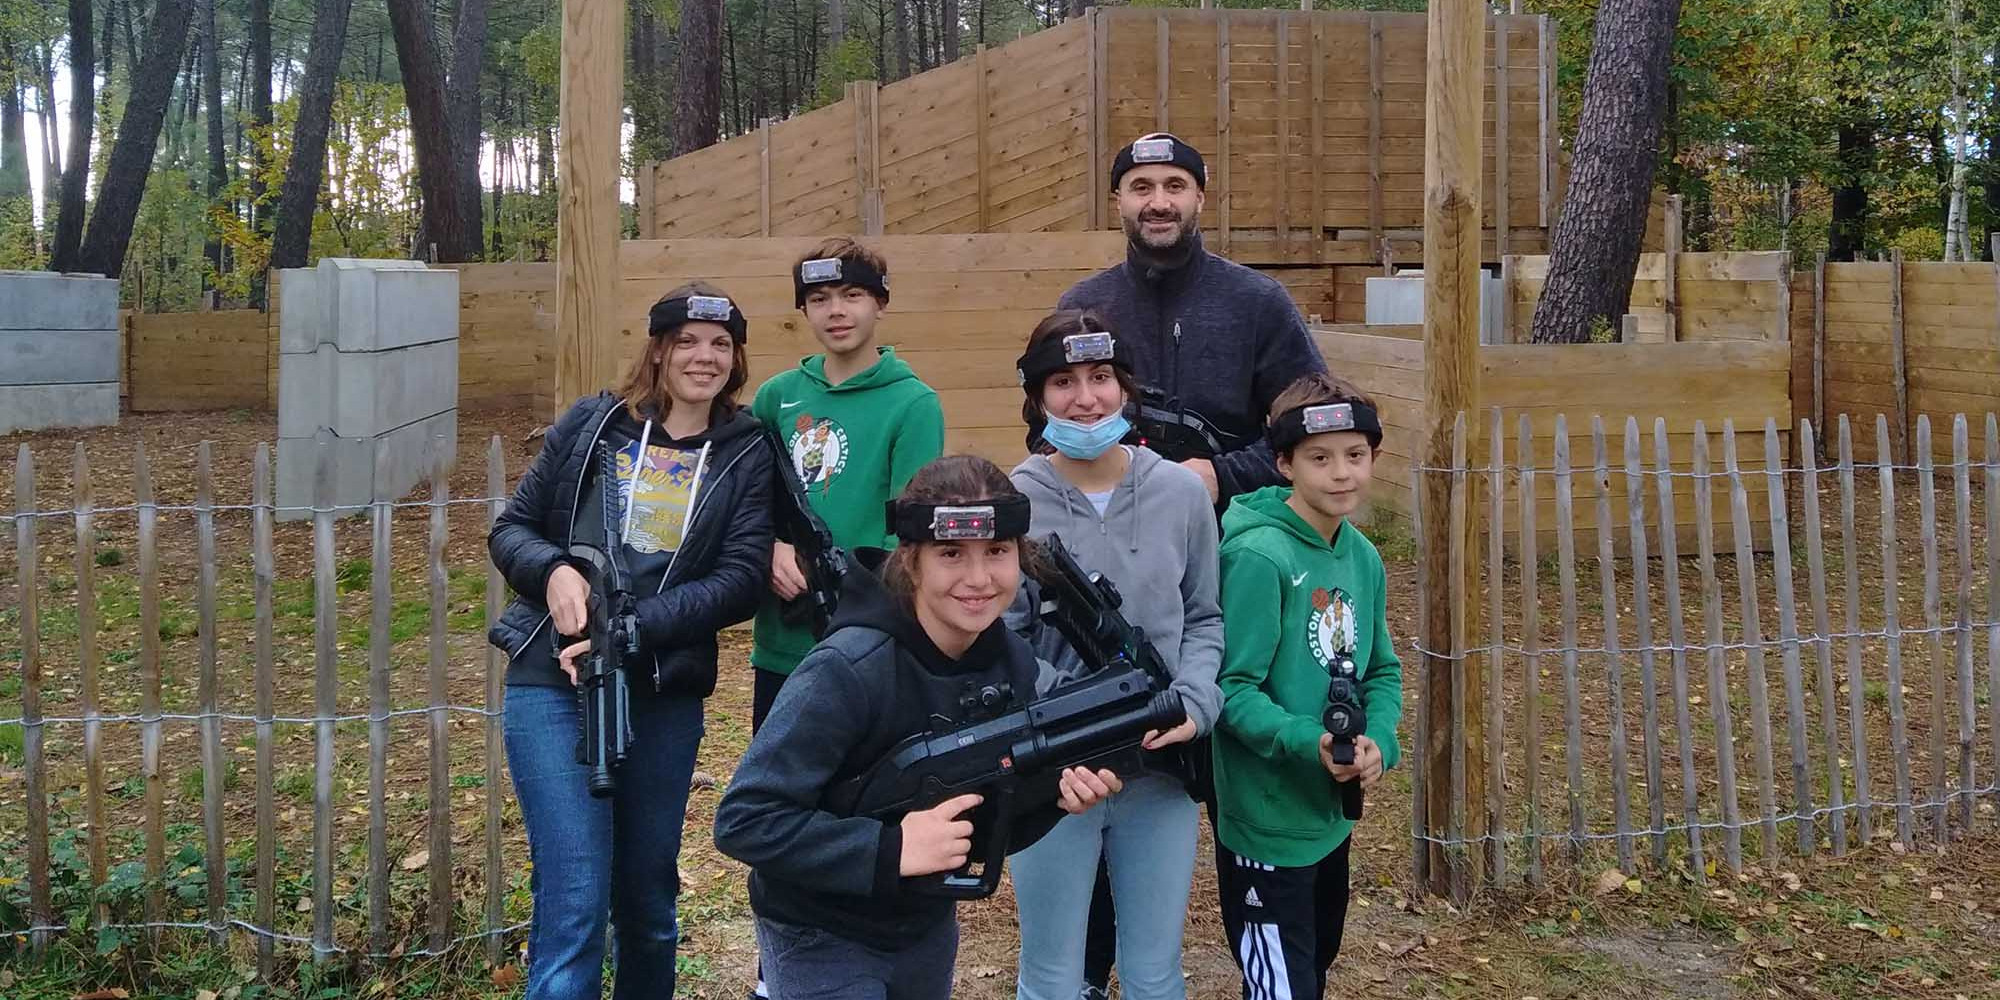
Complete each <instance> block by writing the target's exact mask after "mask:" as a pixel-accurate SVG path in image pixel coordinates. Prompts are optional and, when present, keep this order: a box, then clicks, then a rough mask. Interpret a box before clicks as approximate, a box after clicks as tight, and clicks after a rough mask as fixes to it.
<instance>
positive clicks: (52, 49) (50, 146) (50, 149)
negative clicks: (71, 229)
mask: <svg viewBox="0 0 2000 1000" xmlns="http://www.w3.org/2000/svg"><path fill="white" fill-rule="evenodd" d="M39 48H40V49H41V71H42V75H41V77H40V78H39V79H38V80H37V81H36V83H35V102H36V104H37V105H38V106H39V107H40V109H41V112H42V183H41V187H40V189H39V190H38V191H37V193H38V194H39V195H40V196H41V200H42V204H43V205H44V206H48V205H53V204H55V191H56V183H57V180H58V178H60V177H62V169H63V166H62V143H61V142H59V141H58V140H57V134H58V132H60V131H61V128H62V126H61V125H60V124H59V120H58V119H57V117H56V43H55V42H53V41H50V42H49V43H47V44H45V45H42V46H39ZM46 210H47V209H46V207H45V208H44V211H46Z"/></svg>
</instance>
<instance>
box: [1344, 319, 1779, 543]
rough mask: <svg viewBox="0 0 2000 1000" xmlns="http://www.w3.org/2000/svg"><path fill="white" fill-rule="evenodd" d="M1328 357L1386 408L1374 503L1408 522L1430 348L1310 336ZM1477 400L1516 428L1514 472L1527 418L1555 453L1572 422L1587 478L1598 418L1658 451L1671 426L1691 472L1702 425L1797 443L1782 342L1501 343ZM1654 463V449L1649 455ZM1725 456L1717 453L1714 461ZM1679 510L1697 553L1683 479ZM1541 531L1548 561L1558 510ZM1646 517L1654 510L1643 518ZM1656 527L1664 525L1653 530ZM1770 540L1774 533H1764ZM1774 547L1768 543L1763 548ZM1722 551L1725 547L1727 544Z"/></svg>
mask: <svg viewBox="0 0 2000 1000" xmlns="http://www.w3.org/2000/svg"><path fill="white" fill-rule="evenodd" d="M1314 339H1315V340H1316V341H1317V342H1318V344H1319V348H1320V353H1322V354H1324V355H1325V356H1326V360H1327V365H1328V367H1330V368H1332V369H1333V370H1334V371H1335V372H1338V373H1340V374H1342V375H1344V376H1346V377H1347V378H1349V379H1352V380H1353V381H1354V382H1355V383H1356V384H1357V385H1358V386H1360V387H1361V388H1362V389H1363V390H1364V391H1366V392H1367V393H1369V394H1370V395H1371V396H1373V397H1375V399H1376V402H1377V403H1378V404H1379V405H1380V406H1381V408H1382V422H1383V431H1384V434H1383V443H1382V451H1383V453H1382V455H1381V457H1380V458H1379V459H1378V460H1377V462H1376V466H1375V481H1376V491H1377V492H1376V498H1375V501H1374V502H1375V503H1377V504H1379V505H1383V506H1386V507H1388V508H1390V509H1394V510H1397V511H1401V512H1405V513H1407V512H1408V511H1409V509H1410V499H1411V493H1410V491H1411V486H1412V484H1413V482H1414V477H1413V474H1412V473H1413V470H1412V462H1413V457H1412V456H1415V455H1418V454H1420V453H1421V451H1422V449H1421V444H1422V441H1421V439H1420V436H1421V435H1422V433H1423V429H1422V428H1423V398H1424V365H1423V346H1424V345H1423V341H1422V340H1421V339H1412V338H1409V337H1403V336H1376V335H1372V334H1366V333H1355V332H1350V331H1346V330H1339V329H1334V328H1330V327H1326V326H1321V327H1317V328H1315V330H1314ZM1479 364H1480V374H1479V389H1480V401H1481V404H1482V405H1483V406H1484V407H1487V408H1489V409H1490V408H1491V407H1499V408H1500V410H1501V411H1502V414H1503V418H1504V421H1505V423H1504V426H1505V427H1506V428H1507V429H1508V440H1507V441H1505V442H1504V445H1505V452H1504V454H1505V461H1506V462H1507V463H1508V464H1509V465H1514V464H1518V462H1519V459H1518V457H1517V453H1518V447H1517V444H1516V441H1515V435H1514V429H1515V427H1516V426H1517V422H1518V421H1519V420H1520V417H1521V415H1522V414H1526V415H1528V417H1529V418H1530V420H1531V421H1532V423H1533V430H1534V436H1535V439H1536V440H1537V441H1540V442H1542V445H1541V447H1548V444H1549V442H1550V441H1551V440H1552V439H1553V436H1554V433H1555V418H1556V416H1557V415H1558V414H1562V415H1565V416H1566V417H1567V430H1568V432H1569V438H1570V454H1571V456H1572V463H1573V466H1574V467H1575V468H1577V469H1578V470H1580V471H1579V473H1578V475H1579V476H1580V477H1583V478H1587V477H1588V476H1589V475H1590V473H1589V471H1588V470H1589V468H1590V465H1591V463H1592V462H1593V456H1592V454H1591V447H1592V445H1591V424H1590V421H1591V418H1592V417H1593V416H1599V417H1602V418H1603V420H1604V424H1605V428H1606V432H1607V434H1609V435H1610V436H1611V437H1612V438H1615V439H1620V440H1622V435H1623V434H1624V427H1625V420H1626V418H1627V417H1636V418H1638V420H1639V424H1640V427H1641V429H1642V432H1643V433H1644V434H1645V435H1646V439H1647V442H1648V448H1649V449H1650V447H1651V435H1652V427H1653V420H1654V418H1656V417H1664V418H1666V421H1667V431H1668V435H1669V444H1670V447H1671V449H1672V453H1673V456H1674V460H1675V461H1676V462H1677V463H1683V462H1685V461H1686V460H1687V456H1689V455H1690V453H1691V451H1692V447H1693V434H1694V430H1695V424H1696V422H1697V421H1700V422H1701V423H1702V425H1703V427H1704V429H1705V430H1706V431H1707V432H1708V433H1709V435H1710V436H1711V438H1714V437H1716V436H1717V435H1719V434H1720V433H1721V431H1722V429H1723V426H1724V422H1725V421H1729V422H1732V423H1733V424H1734V426H1735V427H1736V429H1737V430H1738V431H1739V432H1740V433H1750V432H1755V433H1757V434H1761V433H1762V432H1763V427H1764V422H1765V421H1766V420H1767V419H1774V420H1777V421H1778V422H1779V424H1780V430H1781V433H1782V434H1783V435H1784V439H1785V440H1787V441H1789V435H1790V430H1789V429H1788V428H1789V426H1790V425H1789V423H1788V421H1789V420H1790V419H1791V412H1792V402H1791V385H1790V379H1791V358H1790V347H1789V345H1788V344H1786V343H1784V342H1782V341H1750V340H1744V341H1729V342H1713V343H1698V344H1697V343H1679V344H1495V345H1488V346H1485V347H1481V348H1480V350H1479ZM1490 420H1491V416H1490V412H1489V410H1482V412H1481V413H1480V414H1478V416H1477V419H1476V420H1472V421H1471V422H1470V423H1469V424H1468V427H1469V428H1470V429H1471V430H1472V431H1473V432H1474V433H1475V435H1477V434H1483V433H1484V428H1486V427H1487V426H1488V424H1489V423H1490ZM1487 447H1488V445H1487V444H1486V443H1485V442H1484V441H1481V442H1480V443H1479V445H1478V447H1476V448H1468V453H1469V454H1472V455H1478V456H1484V455H1486V454H1487ZM1648 454H1649V455H1650V454H1651V452H1650V450H1649V451H1648ZM1718 454H1719V453H1718ZM1532 458H1533V459H1534V460H1535V462H1536V463H1537V466H1536V467H1537V468H1543V469H1546V468H1547V467H1548V463H1549V460H1550V458H1551V455H1549V454H1541V455H1535V456H1532ZM1623 462H1624V456H1623V454H1622V453H1621V454H1618V455H1613V456H1608V465H1609V466H1610V467H1611V468H1613V469H1619V468H1622V466H1623ZM1741 466H1742V468H1743V469H1744V470H1745V471H1746V472H1748V471H1752V470H1755V471H1761V470H1762V469H1763V468H1764V464H1763V457H1762V453H1761V451H1758V452H1754V453H1746V454H1745V455H1744V456H1742V462H1741ZM1536 488H1537V491H1538V492H1537V494H1536V495H1537V497H1538V498H1539V499H1540V501H1542V503H1543V504H1548V505H1552V504H1553V503H1554V497H1555V493H1554V489H1555V482H1554V478H1553V477H1551V476H1541V477H1538V480H1537V487H1536ZM1675 489H1676V490H1677V491H1678V493H1679V494H1680V501H1679V502H1677V503H1676V505H1675V514H1676V518H1675V531H1676V536H1677V537H1679V538H1680V539H1681V540H1682V541H1683V542H1685V543H1687V545H1689V546H1692V545H1693V544H1694V540H1695V536H1694V534H1693V531H1694V523H1695V514H1694V505H1693V503H1692V500H1691V499H1690V498H1691V497H1692V490H1693V487H1692V482H1691V481H1690V480H1684V479H1683V480H1677V481H1676V483H1675ZM1766 502H1767V501H1765V500H1763V499H1760V498H1759V496H1757V495H1756V494H1755V492H1754V491H1753V495H1752V496H1751V498H1750V504H1751V507H1752V509H1753V511H1756V512H1758V515H1759V516H1762V513H1763V508H1761V507H1759V506H1758V505H1759V504H1763V503H1766ZM1538 509H1539V510H1540V513H1541V514H1542V515H1544V516H1538V517H1537V519H1536V523H1537V524H1539V525H1540V526H1541V527H1540V529H1539V532H1538V533H1539V535H1540V536H1541V541H1542V542H1543V543H1546V544H1545V545H1544V547H1543V550H1544V551H1552V549H1549V548H1547V545H1552V544H1553V539H1554V535H1553V534H1552V532H1553V531H1554V526H1555V525H1556V524H1557V523H1558V522H1557V520H1556V518H1555V516H1554V508H1553V506H1546V507H1541V506H1539V505H1538ZM1507 516H1508V518H1509V520H1508V521H1507V524H1508V525H1509V530H1510V531H1513V530H1515V527H1516V526H1517V525H1518V516H1519V514H1518V511H1516V510H1510V511H1509V512H1508V515H1507ZM1575 516H1576V524H1577V526H1578V528H1580V529H1581V528H1585V527H1592V528H1594V527H1595V525H1596V523H1597V522H1596V512H1595V510H1594V509H1593V508H1592V507H1591V506H1590V505H1587V504H1585V505H1579V507H1578V509H1577V510H1576V512H1575ZM1646 516H1647V517H1648V518H1654V517H1657V516H1658V515H1657V509H1656V508H1654V507H1648V508H1647V514H1646ZM1612 517H1613V519H1614V523H1615V524H1623V523H1624V522H1625V520H1626V517H1627V509H1626V506H1625V501H1624V499H1623V498H1622V497H1621V498H1618V499H1615V500H1614V501H1613V503H1612ZM1648 523H1649V524H1656V523H1657V522H1652V521H1649V522H1648ZM1765 531H1766V533H1767V534H1768V529H1765ZM1766 541H1767V539H1766V538H1765V537H1764V536H1762V535H1760V536H1759V538H1758V544H1759V545H1760V546H1761V545H1763V544H1765V542H1766ZM1717 542H1718V544H1721V545H1724V546H1727V545H1728V544H1729V539H1728V538H1727V537H1726V536H1719V537H1718V539H1717Z"/></svg>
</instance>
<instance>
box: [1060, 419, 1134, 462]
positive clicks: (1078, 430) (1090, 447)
mask: <svg viewBox="0 0 2000 1000" xmlns="http://www.w3.org/2000/svg"><path fill="white" fill-rule="evenodd" d="M1131 430H1132V422H1131V421H1129V420H1126V419H1125V414H1123V413H1114V414H1112V415H1111V416H1108V417H1105V418H1104V419H1103V420H1099V421H1098V422H1096V423H1094V424H1079V423H1077V422H1076V421H1074V420H1064V419H1062V418H1061V417H1050V418H1049V422H1048V426H1046V427H1043V428H1042V440H1044V441H1047V442H1048V443H1049V444H1050V445H1051V446H1053V447H1054V448H1055V450H1057V451H1059V452H1062V453H1063V455H1064V456H1066V457H1068V458H1074V459H1076V460H1077V461H1080V462H1088V461H1090V460H1092V459H1094V458H1096V457H1097V456H1099V455H1102V454H1104V453H1105V452H1107V451H1109V450H1111V446H1112V445H1114V444H1117V443H1118V442H1120V441H1123V440H1124V439H1125V435H1126V434H1128V433H1130V432H1131Z"/></svg>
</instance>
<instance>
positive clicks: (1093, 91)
mask: <svg viewBox="0 0 2000 1000" xmlns="http://www.w3.org/2000/svg"><path fill="white" fill-rule="evenodd" d="M1101 9H1102V8H1099V7H1095V6H1093V7H1091V8H1090V107H1091V120H1090V228H1092V229H1103V228H1104V227H1105V224H1106V221H1107V220H1106V218H1105V212H1106V210H1107V209H1108V208H1109V207H1110V202H1111V192H1110V190H1109V189H1108V188H1107V186H1106V185H1108V184H1109V183H1110V178H1109V172H1110V169H1111V161H1110V158H1109V157H1108V156H1107V155H1106V154H1107V152H1108V151H1109V149H1110V137H1109V135H1108V133H1109V130H1110V128H1111V88H1110V87H1107V86H1105V79H1104V74H1105V70H1106V68H1107V64H1108V63H1109V61H1110V60H1109V59H1108V58H1106V57H1107V55H1108V49H1109V47H1110V44H1111V37H1110V32H1109V31H1107V30H1106V29H1105V27H1104V24H1103V20H1104V19H1103V17H1102V16H1101V15H1100V14H1099V11H1100V10H1101ZM981 129H982V132H981V134H984V125H983V124H982V125H981Z"/></svg>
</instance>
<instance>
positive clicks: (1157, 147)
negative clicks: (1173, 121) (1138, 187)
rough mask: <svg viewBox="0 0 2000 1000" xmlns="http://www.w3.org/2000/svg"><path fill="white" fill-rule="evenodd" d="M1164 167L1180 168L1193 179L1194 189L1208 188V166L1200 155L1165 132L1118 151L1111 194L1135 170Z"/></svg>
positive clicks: (1112, 172)
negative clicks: (1154, 165) (1155, 166)
mask: <svg viewBox="0 0 2000 1000" xmlns="http://www.w3.org/2000/svg"><path fill="white" fill-rule="evenodd" d="M1156 163H1164V164H1166V165H1168V166H1172V167H1179V168H1181V169H1182V170H1185V171H1187V172H1188V173H1189V174H1190V175H1191V176H1193V177H1194V186H1195V187H1197V188H1201V189H1203V190H1206V189H1207V188H1208V164H1207V163H1206V162H1204V161H1203V160H1202V158H1201V153H1200V151H1198V150H1196V149H1195V148H1194V147H1193V146H1190V145H1188V144H1187V143H1185V142H1182V141H1181V140H1180V139H1179V138H1177V137H1175V136H1173V135H1169V134H1168V133H1165V132H1154V133H1153V134H1151V135H1142V136H1140V137H1139V138H1137V139H1134V140H1132V144H1131V145H1129V146H1126V147H1125V148H1124V149H1121V150H1119V151H1118V158H1117V159H1115V160H1113V161H1111V190H1113V191H1116V190H1118V182H1119V181H1122V180H1124V179H1125V175H1126V174H1127V173H1129V172H1131V170H1132V168H1134V167H1144V166H1150V165H1152V164H1156Z"/></svg>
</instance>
